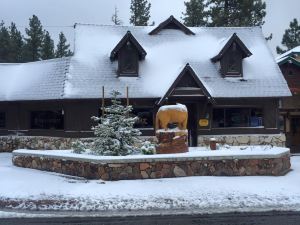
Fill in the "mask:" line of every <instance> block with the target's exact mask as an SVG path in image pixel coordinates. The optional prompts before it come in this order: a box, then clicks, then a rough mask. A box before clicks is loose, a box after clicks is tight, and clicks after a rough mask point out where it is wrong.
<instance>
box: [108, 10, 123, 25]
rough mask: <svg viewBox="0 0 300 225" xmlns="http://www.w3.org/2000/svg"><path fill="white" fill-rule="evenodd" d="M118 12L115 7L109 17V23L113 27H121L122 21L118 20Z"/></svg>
mask: <svg viewBox="0 0 300 225" xmlns="http://www.w3.org/2000/svg"><path fill="white" fill-rule="evenodd" d="M118 14H119V10H118V8H117V7H115V12H114V14H113V15H112V16H111V21H112V22H113V23H114V24H115V25H122V23H123V22H122V20H120V18H119V15H118Z"/></svg>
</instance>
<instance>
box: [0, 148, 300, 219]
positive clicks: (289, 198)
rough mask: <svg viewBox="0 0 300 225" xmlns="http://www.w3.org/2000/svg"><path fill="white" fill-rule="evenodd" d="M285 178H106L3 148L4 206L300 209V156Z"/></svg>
mask: <svg viewBox="0 0 300 225" xmlns="http://www.w3.org/2000/svg"><path fill="white" fill-rule="evenodd" d="M291 163H292V171H291V172H289V173H288V174H287V175H285V176H281V177H266V176H262V177H257V176H256V177H186V178H169V179H154V180H130V181H114V182H107V181H106V182H103V181H101V180H85V179H81V178H74V177H68V176H63V175H60V174H56V173H49V172H43V171H37V170H32V169H25V168H18V167H15V166H13V165H12V162H11V154H10V153H0V207H2V208H3V207H9V208H14V209H39V210H48V209H50V210H82V211H84V210H91V211H94V210H97V211H98V210H99V211H101V210H175V209H178V210H187V211H197V212H208V213H210V212H211V213H212V212H229V211H261V210H300V156H293V157H292V158H291Z"/></svg>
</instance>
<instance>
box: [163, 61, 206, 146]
mask: <svg viewBox="0 0 300 225" xmlns="http://www.w3.org/2000/svg"><path fill="white" fill-rule="evenodd" d="M209 99H211V97H210V94H209V93H208V91H207V90H206V88H205V87H204V85H203V84H202V83H201V81H200V80H199V78H198V77H197V75H196V74H195V72H194V71H193V69H192V68H191V67H190V65H189V64H187V65H186V66H185V67H184V69H183V70H182V72H181V73H180V74H179V75H178V77H177V78H176V80H175V81H174V83H173V84H172V85H171V87H170V88H169V89H168V91H167V92H166V94H165V95H164V96H163V97H162V98H161V99H160V101H159V103H158V105H159V106H161V105H166V104H167V105H173V104H176V103H180V104H183V105H186V107H187V109H188V124H187V129H188V132H189V133H188V134H189V137H188V142H189V146H190V147H195V146H197V142H198V130H199V119H200V118H203V114H206V112H204V111H205V110H206V109H207V104H208V102H209Z"/></svg>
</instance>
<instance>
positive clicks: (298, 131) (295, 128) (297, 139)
mask: <svg viewBox="0 0 300 225" xmlns="http://www.w3.org/2000/svg"><path fill="white" fill-rule="evenodd" d="M290 135H291V151H292V152H300V117H294V118H292V119H291V133H290Z"/></svg>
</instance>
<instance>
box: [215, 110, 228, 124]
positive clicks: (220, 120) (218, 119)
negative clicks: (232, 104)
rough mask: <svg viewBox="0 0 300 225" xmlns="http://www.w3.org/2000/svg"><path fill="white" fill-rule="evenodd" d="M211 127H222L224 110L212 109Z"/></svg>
mask: <svg viewBox="0 0 300 225" xmlns="http://www.w3.org/2000/svg"><path fill="white" fill-rule="evenodd" d="M212 126H213V127H224V126H225V121H224V109H214V110H213V123H212Z"/></svg>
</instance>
